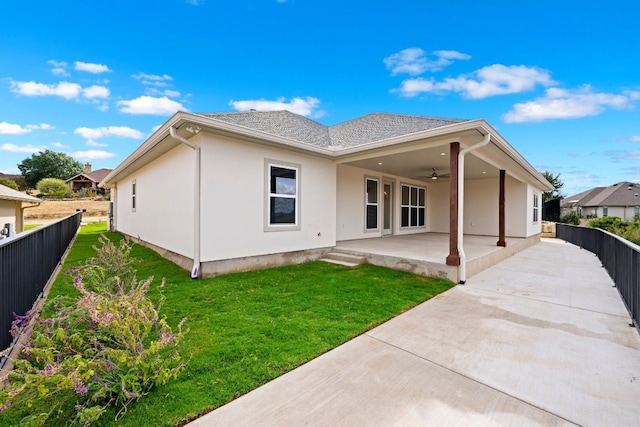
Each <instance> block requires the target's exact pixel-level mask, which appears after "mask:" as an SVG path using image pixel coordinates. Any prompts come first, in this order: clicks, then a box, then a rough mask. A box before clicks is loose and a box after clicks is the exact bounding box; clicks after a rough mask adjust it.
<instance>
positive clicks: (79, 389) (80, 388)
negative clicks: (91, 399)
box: [73, 383, 89, 394]
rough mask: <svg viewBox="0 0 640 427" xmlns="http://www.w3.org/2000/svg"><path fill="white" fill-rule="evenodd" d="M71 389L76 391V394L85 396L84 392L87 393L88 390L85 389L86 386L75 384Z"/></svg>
mask: <svg viewBox="0 0 640 427" xmlns="http://www.w3.org/2000/svg"><path fill="white" fill-rule="evenodd" d="M73 389H74V390H75V391H76V393H78V394H85V393H86V392H88V391H89V389H88V388H87V386H85V385H84V384H82V383H78V384H76V385H75V386H74V387H73Z"/></svg>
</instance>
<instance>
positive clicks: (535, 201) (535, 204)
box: [533, 192, 540, 224]
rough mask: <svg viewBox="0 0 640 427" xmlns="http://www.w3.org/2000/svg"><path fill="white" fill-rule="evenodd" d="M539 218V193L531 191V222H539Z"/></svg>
mask: <svg viewBox="0 0 640 427" xmlns="http://www.w3.org/2000/svg"><path fill="white" fill-rule="evenodd" d="M539 218H540V194H538V193H535V192H534V193H533V223H534V224H535V223H537V222H539Z"/></svg>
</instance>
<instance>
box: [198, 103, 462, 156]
mask: <svg viewBox="0 0 640 427" xmlns="http://www.w3.org/2000/svg"><path fill="white" fill-rule="evenodd" d="M199 115H201V116H204V117H209V118H212V119H215V120H220V121H223V122H226V123H232V124H235V125H239V126H242V127H245V128H248V129H253V130H257V131H260V132H264V133H267V134H270V135H274V136H279V137H282V138H286V139H290V140H292V141H296V142H300V143H303V144H309V145H313V146H316V147H323V148H327V147H329V146H337V147H357V146H360V145H365V144H369V143H372V142H378V141H382V140H385V139H389V138H393V137H397V136H402V135H410V134H413V133H416V132H421V131H425V130H430V129H435V128H438V127H441V126H447V125H450V124H454V123H460V122H464V121H467V120H459V119H442V118H434V117H423V116H411V115H404V114H388V113H371V114H367V115H366V116H362V117H358V118H356V119H353V120H349V121H346V122H344V123H340V124H337V125H334V126H325V125H323V124H320V123H318V122H315V121H313V120H310V119H307V118H306V117H303V116H300V115H298V114H295V113H292V112H290V111H240V112H233V113H200V114H199Z"/></svg>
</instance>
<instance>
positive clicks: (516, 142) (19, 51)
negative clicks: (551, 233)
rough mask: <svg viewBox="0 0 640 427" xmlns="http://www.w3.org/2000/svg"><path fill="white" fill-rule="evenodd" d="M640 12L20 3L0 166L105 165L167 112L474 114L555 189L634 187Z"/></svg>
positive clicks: (8, 47)
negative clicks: (58, 156)
mask: <svg viewBox="0 0 640 427" xmlns="http://www.w3.org/2000/svg"><path fill="white" fill-rule="evenodd" d="M639 9H640V5H638V3H637V1H635V0H624V1H616V0H612V1H609V2H606V3H603V2H601V1H598V2H596V1H590V0H584V1H580V2H570V1H558V0H554V1H547V0H538V1H520V2H514V1H502V0H498V1H492V2H487V1H475V0H452V1H446V2H443V1H427V0H423V1H405V0H395V1H376V0H369V1H360V0H354V1H345V0H342V1H339V2H338V1H332V0H322V1H321V0H157V1H153V2H152V1H131V0H127V1H122V0H110V1H103V0H94V1H91V2H87V1H77V0H67V1H64V2H56V1H50V0H49V1H40V0H21V1H14V2H8V3H7V4H3V6H2V15H3V19H2V24H1V25H0V171H1V172H4V173H17V172H18V170H17V167H16V165H17V164H18V163H19V162H20V161H21V160H22V159H24V158H26V157H29V156H30V155H31V154H32V153H34V152H37V151H38V150H43V149H46V148H49V149H52V150H55V151H64V152H66V153H68V154H71V155H72V156H74V157H75V158H76V159H78V160H80V161H82V162H87V161H88V162H90V163H92V165H93V168H94V170H95V169H98V168H102V167H109V168H113V167H115V166H117V165H118V164H119V163H120V162H121V161H122V160H124V158H126V156H127V155H129V154H130V153H131V152H132V151H133V150H134V149H135V148H136V147H138V146H139V145H140V144H141V143H142V142H143V141H144V139H145V138H146V137H148V136H149V135H150V134H151V133H152V132H153V130H154V129H155V128H157V127H158V126H159V125H161V124H162V123H163V122H164V121H165V120H166V119H167V118H168V117H169V116H170V115H171V114H173V113H174V112H175V111H176V110H179V109H180V110H186V111H192V112H196V113H197V112H219V111H236V110H243V109H250V108H256V109H289V110H291V111H293V112H296V113H299V114H303V115H305V116H307V117H309V118H311V119H314V120H317V121H319V122H320V123H323V124H326V125H332V124H336V123H340V122H343V121H346V120H349V119H352V118H355V117H358V116H361V115H364V114H367V113H370V112H374V111H377V112H391V113H402V114H417V115H425V116H435V117H452V118H464V119H476V118H484V119H486V120H488V121H489V123H491V124H492V125H493V126H494V127H495V128H496V129H497V130H498V131H499V132H500V133H501V134H502V136H504V137H505V138H506V139H507V140H508V141H509V142H510V143H511V144H512V145H513V146H514V147H515V148H516V149H517V150H518V151H520V153H521V154H523V155H524V156H525V158H527V160H528V161H529V162H530V163H531V164H532V165H533V166H535V167H536V168H537V169H538V170H541V171H542V170H548V171H551V172H553V173H560V174H561V176H560V178H561V179H562V180H563V181H564V183H565V188H564V191H565V193H567V195H571V194H575V193H577V192H579V191H582V190H585V189H588V188H591V187H594V186H598V185H605V186H606V185H611V184H613V183H616V182H619V181H633V182H640V163H639V160H640V112H639V111H640V27H639V26H638V23H637V17H638V16H640V13H639V12H640V10H639Z"/></svg>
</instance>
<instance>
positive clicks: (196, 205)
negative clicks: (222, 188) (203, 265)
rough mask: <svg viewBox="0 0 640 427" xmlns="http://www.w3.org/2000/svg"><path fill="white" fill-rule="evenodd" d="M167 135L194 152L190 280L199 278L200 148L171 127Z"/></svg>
mask: <svg viewBox="0 0 640 427" xmlns="http://www.w3.org/2000/svg"><path fill="white" fill-rule="evenodd" d="M169 133H170V134H171V137H172V138H174V139H175V140H177V141H179V142H181V143H183V144H185V145H186V146H188V147H190V148H192V149H193V150H194V151H195V152H196V167H195V176H194V193H195V194H194V198H193V213H194V215H193V267H192V268H191V278H192V279H197V278H198V277H200V163H201V162H200V157H201V156H200V146H199V145H196V144H194V143H193V142H190V141H189V140H187V139H185V138H183V137H181V136H180V135H178V133H177V132H176V129H175V128H174V127H173V126H170V127H169Z"/></svg>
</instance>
